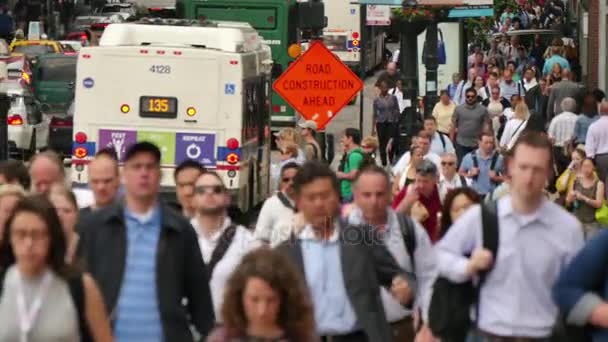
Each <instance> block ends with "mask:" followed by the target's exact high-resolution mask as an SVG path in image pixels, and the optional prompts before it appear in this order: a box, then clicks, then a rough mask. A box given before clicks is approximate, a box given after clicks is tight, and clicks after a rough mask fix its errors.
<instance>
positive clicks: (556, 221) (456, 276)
mask: <svg viewBox="0 0 608 342" xmlns="http://www.w3.org/2000/svg"><path fill="white" fill-rule="evenodd" d="M512 151H513V156H512V158H511V157H510V158H509V166H508V170H509V176H510V178H511V192H510V194H508V195H505V196H504V197H502V198H501V199H499V200H498V201H497V202H496V209H495V211H494V213H493V214H492V213H490V211H491V210H488V211H487V212H488V214H489V215H488V216H490V217H489V220H486V218H484V219H483V220H482V208H481V207H480V205H474V206H472V207H471V208H469V209H468V210H467V211H466V212H465V213H464V214H463V215H462V216H461V217H460V218H459V219H458V220H457V221H456V222H454V224H453V225H452V226H451V227H450V229H449V230H448V231H447V233H446V234H445V235H444V236H443V238H442V239H441V241H439V243H437V245H436V246H435V252H436V253H437V254H438V255H437V256H438V260H439V273H440V275H441V276H442V277H445V278H447V279H449V280H450V281H452V282H454V283H458V284H462V283H465V282H467V281H470V280H472V279H475V278H477V276H479V275H481V274H484V275H485V279H484V283H483V286H482V287H481V291H480V292H479V296H480V297H479V300H478V301H477V305H476V308H475V310H476V311H477V313H476V316H477V317H479V319H478V320H477V321H476V326H475V328H474V331H473V335H474V336H472V337H473V338H474V340H475V341H553V339H552V338H551V334H552V330H553V327H554V326H555V324H556V321H557V317H558V309H557V307H556V305H555V304H554V302H553V300H552V296H551V288H552V286H553V285H554V284H555V282H556V280H557V278H558V276H559V273H560V271H561V270H563V269H564V268H565V267H566V266H567V265H568V263H569V262H570V260H572V258H573V257H574V255H575V254H576V252H577V251H578V250H579V249H580V248H581V247H582V246H583V228H582V226H581V223H580V222H579V221H578V220H577V219H576V217H574V216H573V215H571V214H570V213H568V212H567V211H566V210H565V209H563V208H562V207H560V206H559V205H558V204H556V203H553V202H552V201H550V200H548V199H546V198H545V196H544V189H545V186H546V184H547V182H548V181H549V177H550V175H551V172H552V168H553V163H552V160H551V159H552V158H551V155H552V144H551V142H550V141H549V139H548V138H547V137H546V136H545V135H543V134H539V133H525V134H522V135H521V136H520V137H519V139H517V142H516V143H515V145H514V146H513V149H512ZM493 219H494V220H496V222H497V226H496V227H495V229H496V230H497V231H498V239H497V240H498V248H497V251H498V253H497V254H496V255H494V254H493V253H492V252H491V251H490V250H489V249H487V247H484V246H483V243H482V242H483V241H484V238H483V237H482V234H483V233H482V222H491V221H493ZM465 255H470V257H466V256H465ZM505 294H508V295H505ZM472 309H473V308H472Z"/></svg>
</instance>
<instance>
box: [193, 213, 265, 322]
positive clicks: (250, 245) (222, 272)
mask: <svg viewBox="0 0 608 342" xmlns="http://www.w3.org/2000/svg"><path fill="white" fill-rule="evenodd" d="M190 224H192V227H194V230H195V231H196V234H197V235H198V245H199V248H200V249H201V254H202V256H203V261H204V262H205V264H209V262H210V261H211V256H212V255H213V251H214V250H215V248H216V247H217V245H218V243H219V242H220V238H221V236H222V234H224V231H225V230H226V229H227V228H228V227H229V226H230V225H231V224H232V221H231V220H230V218H228V217H226V218H225V219H224V223H222V227H221V228H220V229H219V230H218V231H216V232H215V233H213V234H212V235H210V236H208V235H205V234H204V233H203V232H202V229H201V227H200V226H199V224H198V221H197V219H196V217H195V218H193V219H192V220H190ZM259 246H260V243H259V242H258V241H256V240H255V238H254V237H253V234H252V233H251V232H250V231H248V230H247V229H246V228H245V227H243V226H237V227H236V232H235V234H234V238H233V240H232V243H230V247H228V249H227V250H226V254H224V256H223V257H222V259H221V260H220V261H219V262H218V263H217V264H216V265H215V268H214V269H213V273H212V274H211V279H209V287H210V288H211V299H212V300H213V309H214V310H215V317H216V320H218V321H221V318H222V316H221V308H222V303H223V299H224V289H225V287H226V282H227V281H228V278H229V277H230V275H231V274H232V272H234V270H235V269H236V267H237V266H238V265H239V264H240V262H241V259H242V258H243V256H245V254H247V253H249V252H250V251H252V250H254V249H256V248H257V247H259Z"/></svg>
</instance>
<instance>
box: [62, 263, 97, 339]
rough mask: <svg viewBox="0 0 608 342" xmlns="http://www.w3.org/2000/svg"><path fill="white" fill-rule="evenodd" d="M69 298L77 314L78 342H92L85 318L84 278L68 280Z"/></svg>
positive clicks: (78, 277) (80, 276)
mask: <svg viewBox="0 0 608 342" xmlns="http://www.w3.org/2000/svg"><path fill="white" fill-rule="evenodd" d="M68 287H69V288H70V296H71V297H72V301H73V302H74V306H75V307H76V312H77V313H78V329H79V330H80V340H81V341H82V342H89V341H90V342H92V341H93V338H92V337H91V331H90V329H89V324H88V322H87V317H86V300H85V298H86V294H85V289H84V278H83V276H82V274H81V275H79V276H77V277H72V278H70V279H69V280H68Z"/></svg>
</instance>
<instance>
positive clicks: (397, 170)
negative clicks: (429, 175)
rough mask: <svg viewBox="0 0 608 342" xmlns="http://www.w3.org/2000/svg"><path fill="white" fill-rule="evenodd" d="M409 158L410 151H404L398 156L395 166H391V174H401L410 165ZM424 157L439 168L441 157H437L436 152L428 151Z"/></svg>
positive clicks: (410, 156)
mask: <svg viewBox="0 0 608 342" xmlns="http://www.w3.org/2000/svg"><path fill="white" fill-rule="evenodd" d="M410 159H412V154H411V153H410V151H407V152H405V153H404V154H403V155H402V156H401V158H399V160H398V161H397V163H396V164H395V166H393V169H392V172H393V174H394V175H399V174H403V172H404V171H405V170H406V169H407V167H408V166H409V165H410ZM424 159H426V160H428V161H431V162H433V164H435V165H436V166H437V170H441V157H439V156H438V155H437V154H435V153H433V152H430V151H429V153H427V154H426V155H425V156H424Z"/></svg>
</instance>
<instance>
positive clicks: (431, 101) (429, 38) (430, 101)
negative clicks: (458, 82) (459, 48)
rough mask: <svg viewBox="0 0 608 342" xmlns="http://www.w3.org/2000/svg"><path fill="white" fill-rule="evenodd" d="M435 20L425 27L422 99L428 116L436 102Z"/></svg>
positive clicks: (437, 59) (436, 59) (436, 57)
mask: <svg viewBox="0 0 608 342" xmlns="http://www.w3.org/2000/svg"><path fill="white" fill-rule="evenodd" d="M437 32H438V29H437V20H434V19H433V20H432V21H431V22H430V23H429V25H428V26H427V27H426V40H425V43H424V44H425V47H426V59H425V61H424V65H425V67H426V87H425V90H426V95H425V99H424V115H425V116H430V115H431V113H432V112H433V108H434V107H435V104H436V103H437V100H438V96H437V68H438V67H439V53H438V52H439V51H438V49H437V43H438V42H437V40H438V38H439V37H438V35H437Z"/></svg>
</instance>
